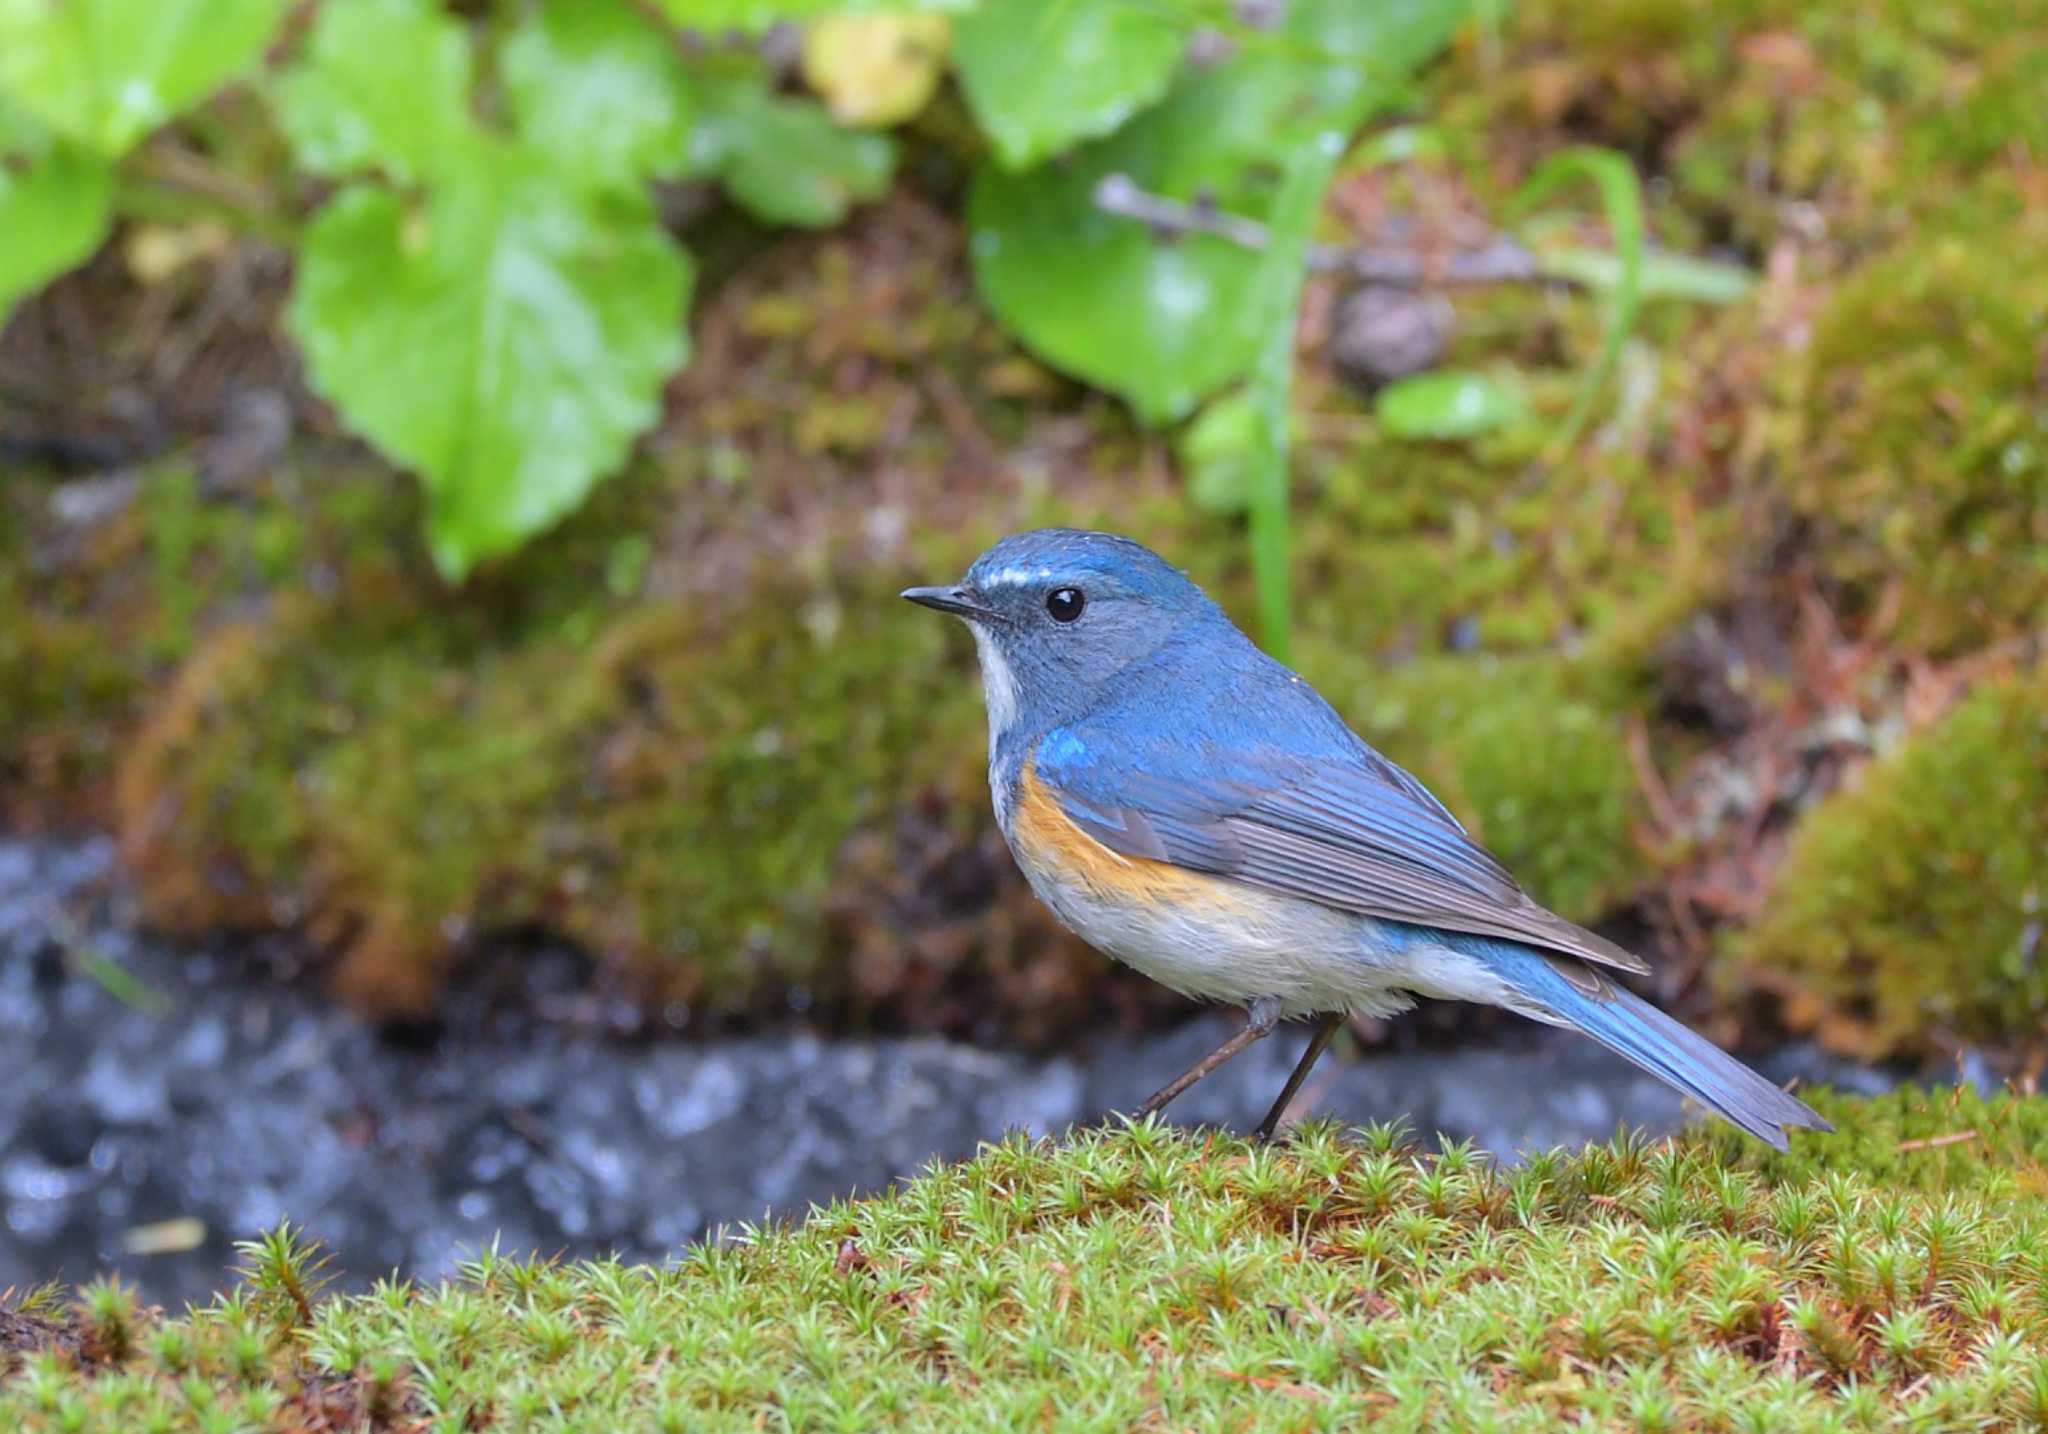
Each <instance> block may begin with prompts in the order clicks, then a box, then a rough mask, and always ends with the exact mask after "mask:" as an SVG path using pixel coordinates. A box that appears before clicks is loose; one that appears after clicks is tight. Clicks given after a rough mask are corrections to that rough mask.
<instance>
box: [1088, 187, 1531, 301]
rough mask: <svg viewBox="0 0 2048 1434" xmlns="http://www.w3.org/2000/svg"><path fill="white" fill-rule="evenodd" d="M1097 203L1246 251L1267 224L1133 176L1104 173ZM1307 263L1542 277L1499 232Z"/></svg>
mask: <svg viewBox="0 0 2048 1434" xmlns="http://www.w3.org/2000/svg"><path fill="white" fill-rule="evenodd" d="M1094 200H1095V207H1096V208H1097V209H1099V210H1101V211H1102V212H1103V213H1104V214H1112V215H1115V216H1116V217H1117V218H1119V219H1134V220H1136V221H1138V222H1139V223H1141V224H1143V225H1145V226H1146V227H1147V228H1149V229H1151V230H1152V231H1153V232H1154V233H1155V234H1165V235H1172V234H1208V235H1211V236H1213V237H1215V238H1218V239H1221V240H1224V241H1225V242H1226V243H1230V244H1235V245H1237V247H1238V248H1240V249H1250V250H1253V251H1263V250H1264V249H1265V248H1266V245H1267V242H1268V240H1269V237H1270V236H1269V235H1268V233H1267V230H1266V226H1265V225H1263V224H1261V223H1259V222H1258V221H1257V220H1256V219H1247V218H1245V217H1244V216H1243V215H1242V214H1232V213H1230V212H1228V211H1227V210H1223V209H1219V208H1217V207H1216V205H1215V204H1214V202H1212V201H1209V200H1196V201H1194V202H1193V203H1184V202H1182V201H1181V200H1178V199H1168V198H1166V197H1165V196H1164V195H1161V194H1151V193H1148V192H1147V191H1145V190H1143V189H1140V188H1139V187H1138V184H1137V181H1135V180H1133V179H1132V178H1131V177H1130V176H1129V175H1128V174H1105V175H1104V176H1102V178H1101V179H1100V180H1098V181H1096V184H1095V193H1094ZM1308 266H1309V268H1311V269H1314V270H1317V271H1319V272H1321V273H1328V274H1345V275H1348V276H1349V277H1351V278H1353V279H1357V280H1359V281H1361V282H1363V283H1369V284H1391V285H1395V286H1397V287H1400V288H1410V289H1412V288H1416V287H1418V286H1420V285H1423V284H1510V283H1527V282H1529V281H1530V280H1533V279H1536V278H1539V277H1541V275H1540V274H1539V271H1538V269H1537V266H1536V256H1535V255H1533V254H1531V253H1530V252H1529V251H1528V250H1527V249H1526V248H1524V247H1523V246H1522V245H1520V244H1518V243H1516V242H1515V241H1514V240H1512V239H1509V238H1506V237H1500V238H1496V239H1494V240H1492V241H1491V242H1489V243H1487V244H1485V245H1483V246H1481V247H1480V248H1477V249H1465V250H1460V251H1458V252H1456V253H1451V254H1443V255H1430V254H1425V253H1422V252H1421V251H1419V250H1415V249H1387V248H1375V247H1372V246H1369V245H1359V246H1355V247H1346V246H1342V245H1336V244H1311V245H1309V247H1308Z"/></svg>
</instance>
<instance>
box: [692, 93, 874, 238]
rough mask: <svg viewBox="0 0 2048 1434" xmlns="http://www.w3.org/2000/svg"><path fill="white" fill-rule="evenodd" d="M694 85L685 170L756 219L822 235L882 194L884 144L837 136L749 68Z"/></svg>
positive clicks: (818, 113)
mask: <svg viewBox="0 0 2048 1434" xmlns="http://www.w3.org/2000/svg"><path fill="white" fill-rule="evenodd" d="M697 82H698V91H697V92H698V95H699V96H700V104H701V111H700V118H699V120H698V122H697V128H696V130H695V132H694V133H693V134H692V135H691V137H690V156H691V163H692V165H693V167H694V168H695V169H696V170H697V171H698V172H699V173H703V174H715V175H717V176H718V178H719V180H720V182H722V183H723V184H724V185H725V187H726V189H727V191H728V192H729V193H730V194H731V195H732V197H733V198H734V199H736V200H738V201H739V203H740V204H742V205H743V206H745V207H746V209H747V210H748V211H749V212H750V213H752V214H753V215H754V216H755V217H756V218H758V219H761V220H764V221H766V222H767V223H770V224H800V225H804V226H806V227H810V228H824V227H826V226H828V225H832V224H837V223H838V222H839V221H840V220H842V219H844V218H845V217H846V211H847V210H848V209H849V208H851V207H852V206H853V204H854V203H855V201H857V200H862V199H872V198H874V197H875V196H876V195H878V194H880V193H881V192H882V191H883V190H884V189H886V188H888V186H889V174H890V172H891V171H892V170H893V169H894V168H895V166H896V147H895V145H893V144H891V143H890V142H889V139H888V137H887V136H885V135H879V134H867V133H864V132H861V131H858V130H845V129H841V128H840V127H839V126H837V125H835V124H834V123H832V117H831V116H830V115H828V114H826V113H825V110H824V107H823V106H822V105H819V104H818V103H816V102H815V101H812V100H795V99H787V98H784V97H783V96H781V95H778V94H775V93H774V92H773V91H771V90H770V89H769V88H768V79H767V75H766V74H765V72H764V71H763V70H762V69H761V67H760V66H759V65H756V64H752V63H746V64H737V63H716V64H708V65H706V66H704V68H703V69H702V70H701V72H700V73H699V75H698V77H697Z"/></svg>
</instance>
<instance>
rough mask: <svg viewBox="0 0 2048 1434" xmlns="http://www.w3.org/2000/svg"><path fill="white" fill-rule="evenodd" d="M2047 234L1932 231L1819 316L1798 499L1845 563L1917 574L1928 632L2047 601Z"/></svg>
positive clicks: (1864, 569)
mask: <svg viewBox="0 0 2048 1434" xmlns="http://www.w3.org/2000/svg"><path fill="white" fill-rule="evenodd" d="M2044 244H2048V227H2044V226H2043V225H2041V224H2039V223H2034V224H2010V225H2005V226H2002V227H1992V228H1988V229H1978V230H1970V231H1965V230H1961V229H1955V230H1947V231H1943V232H1938V233H1934V234H1930V235H1928V236H1927V237H1925V238H1922V239H1918V240H1915V241H1914V242H1912V243H1911V244H1908V245H1906V246H1904V247H1902V248H1900V249H1898V250H1897V251H1895V252H1893V253H1890V254H1888V255H1886V256H1884V257H1883V258H1881V259H1878V260H1874V261H1872V262H1871V263H1869V264H1867V265H1865V266H1864V267H1863V268H1862V269H1860V270H1858V272H1857V273H1856V274H1855V276H1854V277H1853V278H1851V279H1850V280H1849V282H1848V283H1846V284H1845V285H1844V286H1843V287H1842V289H1841V290H1840V291H1839V292H1838V293H1837V294H1836V295H1835V296H1834V297H1833V298H1832V299H1831V300H1830V301H1829V303H1828V305H1827V307H1826V308H1825V310H1824V311H1823V313H1822V315H1821V317H1820V320H1819V322H1818V323H1817V325H1816V326H1815V332H1814V338H1813V346H1812V350H1811V352H1810V354H1809V356H1808V375H1809V376H1808V379H1807V382H1806V393H1805V420H1806V432H1805V435H1804V442H1803V444H1802V448H1803V449H1804V462H1803V463H1802V465H1801V471H1802V472H1803V473H1804V475H1805V478H1804V481H1803V482H1802V483H1801V485H1800V486H1799V487H1798V489H1797V490H1796V493H1797V496H1798V499H1799V501H1800V502H1801V503H1802V505H1803V507H1804V509H1805V511H1806V512H1807V514H1808V515H1809V517H1810V518H1811V520H1812V521H1813V522H1814V523H1816V524H1818V525H1820V526H1821V527H1822V528H1823V529H1824V530H1826V533H1827V536H1826V537H1825V538H1824V542H1825V544H1826V547H1827V553H1828V561H1829V564H1830V566H1831V567H1832V568H1833V570H1834V571H1835V573H1836V574H1837V576H1840V577H1842V578H1844V579H1847V580H1850V581H1855V582H1858V583H1860V584H1862V585H1863V586H1864V588H1865V590H1866V591H1867V592H1868V591H1874V590H1875V589H1876V588H1878V587H1879V586H1880V585H1881V584H1883V583H1884V582H1886V581H1891V580H1897V581H1899V582H1901V583H1903V584H1904V592H1903V598H1904V602H1903V607H1902V610H1901V626H1902V628H1903V629H1904V631H1905V633H1906V634H1907V635H1908V636H1909V637H1910V638H1913V639H1917V640H1918V641H1920V642H1923V643H1927V644H1931V645H1934V646H1954V645H1956V644H1957V643H1959V642H1962V641H1968V640H1975V641H1982V640H1984V639H1986V638H1995V637H1998V636H2002V635H2005V634H2006V633H2008V632H2010V631H2012V630H2014V629H2017V628H2021V627H2024V626H2026V625H2028V624H2030V623H2032V622H2034V621H2035V620H2036V619H2037V618H2038V616H2039V613H2040V611H2041V608H2042V606H2043V604H2044V603H2048V395H2044V393H2043V392H2042V390H2041V387H2040V363H2041V353H2040V341H2041V335H2042V333H2043V332H2044V331H2048V270H2044V268H2043V266H2042V265H2041V264H2039V263H2038V262H2035V256H2037V255H2038V254H2039V253H2040V252H2041V251H2042V248H2043V245H2044Z"/></svg>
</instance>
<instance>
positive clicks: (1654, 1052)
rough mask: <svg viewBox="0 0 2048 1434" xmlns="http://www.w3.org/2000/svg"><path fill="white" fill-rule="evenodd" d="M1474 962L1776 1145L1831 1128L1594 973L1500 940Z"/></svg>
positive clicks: (1780, 1146)
mask: <svg viewBox="0 0 2048 1434" xmlns="http://www.w3.org/2000/svg"><path fill="white" fill-rule="evenodd" d="M1479 959H1480V960H1481V961H1483V962H1484V963H1485V964H1486V966H1487V967H1488V968H1489V969H1490V970H1492V971H1493V972H1494V974H1495V975H1497V976H1499V977H1500V978H1501V979H1502V980H1503V981H1504V982H1506V983H1507V984H1508V986H1510V987H1511V988H1513V989H1514V990H1515V991H1516V992H1517V993H1518V994H1520V995H1521V996H1523V997H1525V998H1526V999H1528V1000H1529V1001H1530V1002H1531V1003H1532V1004H1534V1005H1536V1006H1538V1007H1540V1008H1542V1009H1543V1010H1544V1011H1546V1012H1549V1013H1550V1014H1552V1015H1554V1016H1555V1017H1556V1018H1557V1020H1558V1021H1559V1022H1560V1023H1562V1024H1564V1025H1568V1026H1571V1027H1572V1028H1573V1029H1575V1030H1578V1031H1581V1032H1583V1033H1584V1034H1586V1035H1588V1036H1591V1037H1592V1038H1593V1039H1594V1040H1596V1041H1598V1042H1599V1043H1600V1044H1601V1045H1603V1046H1605V1047H1607V1049H1608V1050H1610V1051H1613V1052H1614V1053H1615V1054H1616V1055H1618V1056H1620V1057H1622V1058H1623V1059H1624V1060H1627V1061H1630V1062H1632V1063H1633V1064H1634V1065H1636V1066H1638V1067H1639V1068H1641V1069H1642V1070H1645V1071H1647V1072H1649V1073H1650V1074H1651V1075H1653V1076H1655V1077H1657V1079H1659V1080H1661V1081H1663V1082H1664V1083H1665V1084H1666V1085H1668V1086H1670V1087H1672V1088H1673V1089H1674V1090H1678V1091H1681V1092H1683V1093H1684V1094H1686V1095H1689V1096H1691V1097H1692V1098H1693V1099H1694V1100H1696V1101H1698V1102H1699V1103H1700V1104H1701V1105H1704V1106H1706V1107H1707V1108H1708V1109H1709V1110H1711V1111H1713V1112H1714V1113H1715V1114H1717V1115H1719V1116H1720V1117H1721V1118H1722V1119H1724V1120H1727V1121H1728V1122H1730V1123H1731V1124H1734V1125H1737V1126H1740V1127H1741V1128H1742V1129H1744V1130H1746V1131H1748V1132H1749V1133H1750V1134H1751V1135H1754V1136H1755V1137H1756V1138H1757V1139H1759V1140H1762V1141H1765V1142H1767V1143H1768V1144H1770V1145H1772V1146H1775V1147H1776V1148H1777V1149H1779V1150H1783V1149H1785V1148H1786V1141H1785V1132H1786V1131H1787V1130H1790V1129H1799V1130H1833V1129H1834V1127H1833V1126H1832V1125H1829V1124H1828V1122H1827V1121H1825V1120H1823V1119H1822V1118H1821V1117H1820V1116H1819V1115H1817V1114H1816V1113H1815V1112H1814V1111H1812V1110H1811V1109H1809V1108H1808V1107H1807V1105H1806V1104H1805V1102H1803V1101H1800V1100H1795V1099H1794V1098H1793V1097H1792V1096H1790V1095H1787V1094H1786V1093H1785V1092H1784V1091H1782V1090H1780V1089H1779V1088H1778V1087H1777V1086H1775V1085H1773V1084H1771V1082H1770V1081H1768V1080H1765V1079H1764V1078H1763V1077H1762V1076H1760V1075H1758V1074H1757V1073H1756V1072H1755V1071H1753V1070H1751V1069H1750V1068H1749V1067H1748V1066H1746V1065H1744V1064H1743V1063H1742V1062H1741V1061H1738V1060H1736V1059H1735V1057H1733V1056H1731V1055H1729V1054H1728V1053H1727V1052H1726V1051H1724V1050H1722V1049H1721V1048H1720V1047H1719V1046H1717V1045H1715V1044H1714V1043H1713V1042H1712V1041H1709V1040H1708V1039H1707V1038H1706V1037H1704V1036H1702V1035H1700V1034H1698V1033H1697V1032H1695V1031H1692V1030H1690V1029H1688V1028H1687V1027H1685V1026H1683V1025H1681V1024H1680V1023H1679V1022H1677V1021H1675V1020H1673V1019H1672V1018H1671V1017H1669V1016H1667V1015H1665V1014H1664V1013H1663V1012H1662V1011H1660V1010H1658V1009H1657V1008H1656V1007H1655V1006H1653V1005H1651V1004H1650V1003H1649V1002H1648V1001H1645V1000H1643V999H1642V998H1641V997H1639V996H1637V995H1635V994H1634V993H1632V992H1630V991H1626V990H1623V989H1622V988H1621V987H1619V986H1617V985H1615V984H1614V983H1613V982H1611V981H1608V980H1606V979H1605V978H1603V977H1601V976H1600V975H1599V973H1597V972H1594V971H1591V970H1584V971H1581V970H1579V969H1576V968H1575V969H1573V970H1572V972H1571V974H1570V975H1567V974H1566V973H1565V972H1562V971H1560V970H1558V968H1557V966H1556V965H1555V964H1553V962H1552V961H1551V960H1550V959H1548V958H1546V957H1545V956H1543V955H1541V954H1539V953H1537V952H1535V951H1531V950H1528V949H1527V948H1525V947H1519V946H1509V945H1506V944H1505V943H1493V942H1489V943H1488V944H1487V947H1486V950H1485V951H1484V953H1483V954H1480V956H1479ZM1560 959H1561V958H1560ZM1574 977H1576V978H1578V979H1573V978H1574Z"/></svg>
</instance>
